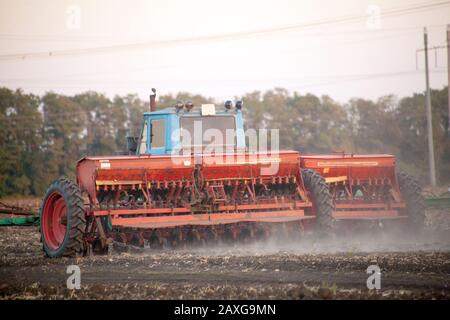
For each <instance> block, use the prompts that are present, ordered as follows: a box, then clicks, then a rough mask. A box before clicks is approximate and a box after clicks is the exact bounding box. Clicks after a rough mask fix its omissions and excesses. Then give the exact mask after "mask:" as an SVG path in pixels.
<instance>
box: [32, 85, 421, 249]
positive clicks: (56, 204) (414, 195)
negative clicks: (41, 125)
mask: <svg viewBox="0 0 450 320" xmlns="http://www.w3.org/2000/svg"><path fill="white" fill-rule="evenodd" d="M153 93H154V94H153V95H152V96H151V103H150V105H151V108H150V112H147V113H144V124H143V127H142V131H141V136H140V137H136V138H135V137H132V139H129V141H131V142H133V144H134V146H133V148H129V150H133V151H132V152H133V153H134V155H126V156H109V157H85V158H83V159H81V160H80V161H78V163H77V168H76V169H77V170H76V176H77V183H74V182H72V181H69V180H67V179H59V180H57V181H55V182H54V183H53V184H52V185H51V186H50V187H49V188H48V190H47V193H46V195H45V196H44V199H43V201H42V205H41V209H40V218H41V219H40V221H41V234H42V242H43V247H44V251H45V252H46V254H47V255H48V256H50V257H59V256H63V255H65V256H73V255H77V254H85V253H88V252H90V251H92V250H94V251H100V252H104V251H105V250H107V248H108V247H109V244H111V243H113V242H114V241H115V242H121V243H124V244H135V245H140V246H146V245H148V246H151V247H162V246H165V245H170V246H173V247H176V246H179V245H183V244H185V243H189V242H191V243H204V242H209V241H210V242H216V241H218V240H230V241H236V240H239V239H243V240H246V239H250V238H258V237H266V236H268V235H269V234H271V233H272V234H275V235H285V234H288V233H294V234H295V233H299V232H301V231H302V230H305V229H306V230H312V229H314V231H315V232H316V234H318V235H323V234H325V235H328V234H331V233H332V231H333V230H332V229H333V226H334V221H335V220H336V219H337V220H343V219H347V220H349V219H350V220H354V219H357V220H361V219H372V220H383V219H407V221H409V222H411V223H412V225H414V226H422V225H423V219H424V216H423V212H424V210H423V208H424V205H423V198H422V197H421V195H420V187H419V186H418V184H417V183H416V182H415V181H414V180H413V179H412V178H411V177H409V176H407V175H405V174H399V175H398V176H396V174H395V159H394V157H393V156H390V155H349V154H330V155H300V154H299V153H298V152H295V151H280V152H275V153H270V152H269V153H261V152H259V153H258V152H254V151H251V152H250V151H244V150H246V149H245V137H244V135H243V131H244V130H243V127H244V125H243V119H242V112H241V109H242V102H241V101H239V102H237V103H236V107H235V109H234V110H232V104H231V102H227V103H226V104H225V110H223V111H219V112H217V111H216V110H215V106H214V105H211V104H207V105H202V107H201V109H195V108H194V107H193V104H192V103H186V104H183V103H178V104H177V105H176V106H175V108H168V109H163V110H159V111H156V109H155V103H156V102H155V96H156V93H155V91H153ZM202 127H205V128H208V130H210V131H209V133H211V129H213V130H214V132H216V133H217V132H219V133H225V132H226V131H227V130H231V131H232V132H234V133H236V136H235V138H233V139H231V140H230V141H222V142H218V141H219V140H216V139H214V140H213V141H214V143H216V145H213V146H217V145H219V146H222V145H223V146H226V148H227V149H226V150H228V151H227V153H224V152H223V151H222V152H209V151H208V152H206V150H208V148H206V149H203V148H204V147H205V146H206V144H205V143H204V141H203V140H201V139H203V138H204V137H205V134H204V133H203V131H202ZM178 129H183V130H186V131H188V133H189V132H194V133H195V132H200V138H201V139H200V140H199V141H198V140H196V137H195V135H194V140H193V143H187V141H190V140H188V139H187V136H185V135H184V134H185V133H183V135H181V134H177V132H178V131H177V130H178ZM189 130H190V131H189ZM202 134H203V136H202ZM197 147H199V148H200V150H197ZM177 148H178V149H177ZM174 150H188V152H187V155H185V153H180V154H177V153H174ZM230 150H231V151H230ZM272 165H275V166H276V170H275V171H271V170H266V169H267V168H268V167H271V166H272ZM334 206H335V208H336V210H335V211H334Z"/></svg>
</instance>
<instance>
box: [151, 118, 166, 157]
mask: <svg viewBox="0 0 450 320" xmlns="http://www.w3.org/2000/svg"><path fill="white" fill-rule="evenodd" d="M148 132H149V137H148V141H149V148H148V150H149V153H151V154H165V153H166V148H167V116H154V117H150V118H149V130H148Z"/></svg>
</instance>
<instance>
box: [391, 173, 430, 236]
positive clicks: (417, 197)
mask: <svg viewBox="0 0 450 320" xmlns="http://www.w3.org/2000/svg"><path fill="white" fill-rule="evenodd" d="M397 179H398V184H399V187H400V192H401V194H402V196H403V199H404V200H405V202H406V214H407V215H408V220H409V226H410V227H411V228H412V229H413V230H415V231H420V230H422V229H423V227H424V225H425V199H424V197H423V196H422V188H421V186H420V185H419V183H418V182H417V180H416V179H414V178H413V177H412V176H410V175H408V174H407V173H405V172H399V173H398V174H397Z"/></svg>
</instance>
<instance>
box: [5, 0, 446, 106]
mask: <svg viewBox="0 0 450 320" xmlns="http://www.w3.org/2000/svg"><path fill="white" fill-rule="evenodd" d="M378 13H379V14H378ZM448 23H450V1H439V0H434V1H431V0H410V1H406V0H395V1H394V0H340V1H336V0H302V1H300V0H297V1H295V0H266V1H264V0H249V1H244V0H238V1H236V0H226V1H218V0H215V1H212V0H190V1H182V0H168V1H140V0H139V1H138V0H135V1H130V0H129V1H117V0H116V1H113V0H103V1H100V0H98V1H93V0H85V1H78V0H70V1H66V0H54V1H50V0H39V1H33V0H28V1H27V0H11V1H7V0H0V86H7V87H10V88H23V89H24V90H25V91H26V92H33V93H37V94H42V93H44V92H46V91H55V92H59V93H64V94H74V93H78V92H83V91H86V90H95V91H99V92H102V93H105V94H107V95H108V96H110V97H112V96H114V95H115V94H126V93H138V94H139V95H140V97H141V98H143V99H147V97H148V94H149V93H150V88H152V87H156V88H157V89H158V92H159V93H160V94H163V93H175V92H178V91H188V92H192V93H200V94H203V95H206V96H211V97H213V98H215V99H216V100H217V101H220V100H223V99H226V98H229V97H233V96H239V95H241V94H244V93H246V92H250V91H254V90H260V91H264V90H267V89H271V88H274V87H284V88H287V89H289V90H290V91H291V92H292V91H297V92H299V93H301V94H304V93H306V92H310V93H313V94H316V95H322V94H327V95H329V96H331V97H332V98H334V99H336V100H338V101H341V102H345V101H347V100H348V99H350V98H352V97H364V98H370V99H376V98H378V97H380V96H382V95H386V94H391V93H392V94H396V95H399V96H400V97H401V96H405V95H409V94H411V93H412V92H422V91H423V90H424V87H425V78H424V73H423V68H424V62H423V59H424V57H423V52H419V53H418V54H417V57H418V65H417V66H416V50H417V49H419V48H422V47H423V27H424V26H427V27H428V29H429V46H430V47H432V46H444V45H446V33H445V32H446V25H447V24H448ZM270 30H271V32H268V31H270ZM99 47H102V48H104V47H107V48H106V49H102V50H93V48H94V49H95V48H99ZM49 52H52V54H51V55H50V54H49ZM430 68H431V86H432V87H433V88H442V87H443V86H445V85H447V59H446V51H445V50H444V49H440V50H437V51H436V56H435V52H434V51H431V52H430Z"/></svg>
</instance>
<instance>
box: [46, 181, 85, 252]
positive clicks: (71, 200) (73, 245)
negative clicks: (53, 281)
mask: <svg viewBox="0 0 450 320" xmlns="http://www.w3.org/2000/svg"><path fill="white" fill-rule="evenodd" d="M83 206H84V205H83V200H82V197H81V192H80V189H79V188H78V186H77V185H76V184H75V183H73V182H72V181H70V180H68V179H64V178H62V179H58V180H56V181H55V182H53V183H52V184H51V185H50V187H49V188H48V190H47V192H46V194H45V196H44V199H43V200H42V204H41V208H40V221H41V225H40V232H41V239H42V243H43V249H44V252H45V253H46V255H47V256H48V257H51V258H56V257H61V256H68V257H74V256H76V255H79V254H83V252H84V245H83V236H84V232H85V228H86V218H85V212H84V208H83Z"/></svg>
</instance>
